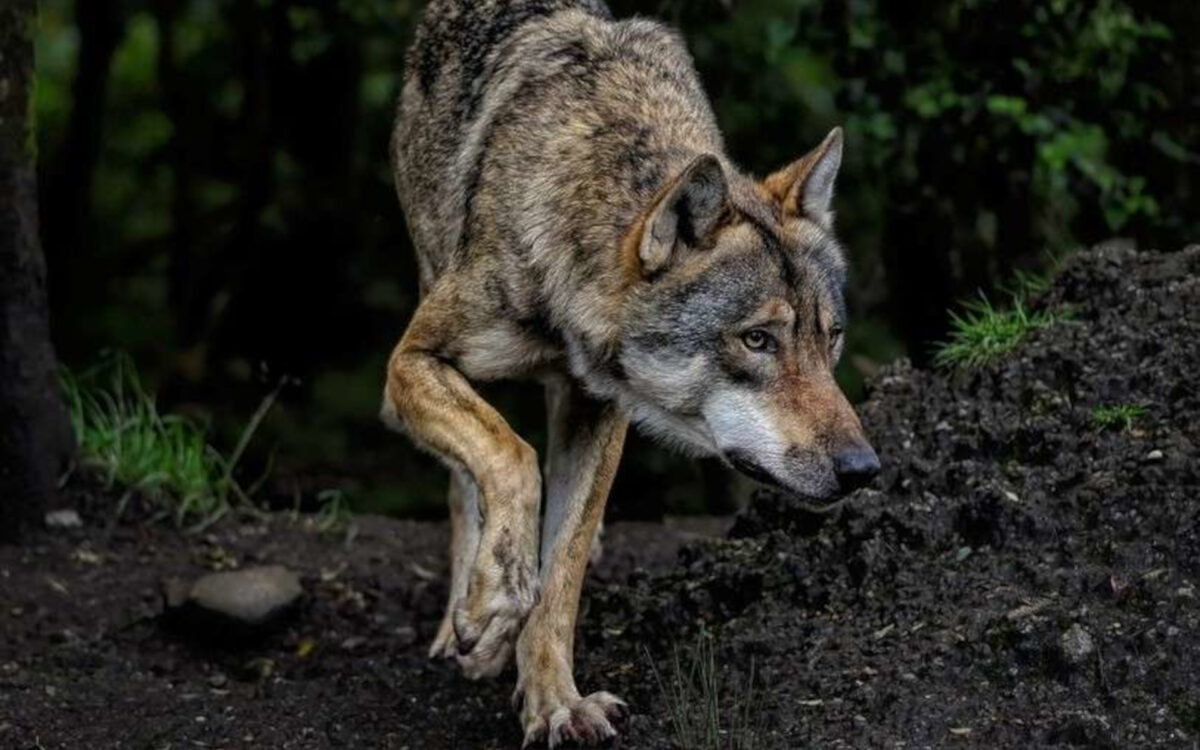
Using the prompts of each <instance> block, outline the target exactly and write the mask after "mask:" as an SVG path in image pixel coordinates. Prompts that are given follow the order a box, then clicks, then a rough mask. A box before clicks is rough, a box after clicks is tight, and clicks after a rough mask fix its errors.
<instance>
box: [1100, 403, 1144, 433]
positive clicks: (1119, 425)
mask: <svg viewBox="0 0 1200 750" xmlns="http://www.w3.org/2000/svg"><path fill="white" fill-rule="evenodd" d="M1145 415H1146V407H1144V406H1139V405H1138V404H1111V405H1108V406H1097V407H1096V408H1095V409H1092V424H1094V425H1096V426H1097V427H1100V428H1102V429H1106V430H1132V429H1133V423H1134V422H1136V421H1137V420H1139V419H1141V418H1142V417H1144V416H1145Z"/></svg>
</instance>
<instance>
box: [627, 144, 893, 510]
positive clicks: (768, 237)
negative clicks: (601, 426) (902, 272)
mask: <svg viewBox="0 0 1200 750" xmlns="http://www.w3.org/2000/svg"><path fill="white" fill-rule="evenodd" d="M841 155H842V134H841V130H840V129H835V130H834V131H833V132H831V133H830V134H829V136H828V137H826V139H825V140H824V142H822V143H821V145H820V146H818V147H817V148H816V149H814V150H813V151H812V152H810V153H809V154H807V155H806V156H804V157H803V158H801V159H799V160H798V161H796V162H795V163H793V164H791V165H790V166H788V167H787V168H785V169H783V170H781V171H779V172H777V173H775V174H773V175H771V176H770V177H768V178H766V179H765V180H762V181H761V182H755V181H753V180H751V179H749V178H746V177H743V176H741V175H739V174H737V173H736V172H735V171H734V170H732V169H731V168H729V167H728V166H727V165H725V164H723V163H722V161H721V160H720V159H718V158H717V157H715V156H711V155H704V156H700V157H698V158H696V159H695V160H694V161H692V162H691V164H690V165H689V166H688V167H687V168H686V169H684V170H683V171H682V172H681V173H680V174H679V175H677V176H676V177H675V178H674V179H673V180H672V181H671V182H670V183H669V184H668V185H667V186H666V187H665V188H664V189H663V190H662V191H661V192H660V193H659V195H658V197H657V199H656V200H655V202H654V204H653V206H652V207H651V208H650V209H649V210H648V211H646V212H645V213H644V214H643V216H642V218H641V220H640V221H639V223H638V226H637V227H635V228H634V230H633V231H632V232H631V233H630V234H629V236H628V238H627V241H626V249H625V252H626V258H627V262H628V263H629V264H630V265H631V274H634V273H636V278H637V281H636V283H635V284H634V293H633V294H632V295H631V297H630V301H629V304H628V307H627V308H626V311H625V317H624V321H623V325H622V334H621V340H620V350H619V352H620V353H619V363H620V368H621V370H622V375H623V380H624V381H625V383H626V389H625V391H626V399H625V400H626V402H627V406H629V407H630V410H631V411H632V412H633V417H634V419H635V420H636V421H638V422H640V423H641V424H642V425H643V426H644V427H646V428H648V429H649V430H650V431H651V432H653V433H656V434H658V435H659V436H661V437H664V438H666V439H667V440H669V441H672V442H676V443H678V444H682V445H683V446H685V447H689V448H691V449H692V450H693V451H695V452H697V453H702V454H717V455H719V456H721V457H722V458H723V459H724V460H725V461H727V462H728V463H729V464H731V465H733V466H734V467H736V468H737V469H739V470H741V471H742V472H743V473H745V474H748V475H749V476H751V477H753V478H755V479H757V480H760V481H762V482H765V483H768V484H772V485H776V486H778V487H781V488H784V489H786V490H790V491H792V492H794V493H797V494H800V495H803V496H806V497H809V498H813V499H827V498H831V497H833V496H835V495H837V494H840V493H841V492H844V491H847V490H849V489H853V488H854V487H857V486H859V485H861V484H863V483H864V482H865V481H867V480H869V479H870V478H871V477H872V476H873V475H874V474H875V473H876V472H877V471H878V469H879V460H878V458H877V457H876V455H875V452H874V451H873V450H872V449H871V446H870V445H869V444H868V443H867V440H866V438H865V437H864V436H863V431H862V426H861V425H860V424H859V421H858V417H857V416H855V414H854V410H853V409H852V408H851V407H850V404H849V403H848V402H847V401H846V397H845V396H844V395H843V394H842V392H841V390H840V389H839V388H838V386H837V384H836V383H835V382H834V379H833V372H832V371H833V366H834V365H835V364H836V363H837V361H838V358H839V356H840V355H841V351H842V345H843V339H844V331H845V327H846V309H845V304H844V302H843V297H842V286H843V283H844V280H845V262H844V260H843V258H842V252H841V249H840V247H839V246H838V242H837V240H836V239H835V238H834V235H833V227H832V223H833V214H832V211H831V210H830V202H831V200H832V197H833V185H834V179H835V177H836V175H837V171H838V167H839V166H840V163H841ZM633 267H635V268H636V270H634V268H633Z"/></svg>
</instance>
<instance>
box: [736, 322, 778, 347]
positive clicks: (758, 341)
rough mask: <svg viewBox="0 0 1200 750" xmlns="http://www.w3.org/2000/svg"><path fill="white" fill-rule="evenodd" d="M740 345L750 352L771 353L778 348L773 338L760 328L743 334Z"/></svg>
mask: <svg viewBox="0 0 1200 750" xmlns="http://www.w3.org/2000/svg"><path fill="white" fill-rule="evenodd" d="M742 343H743V344H745V345H746V348H747V349H749V350H750V351H752V352H773V351H775V350H776V349H778V348H779V345H778V344H777V343H776V342H775V337H774V336H772V335H771V334H769V333H767V332H766V331H764V330H762V329H761V328H751V329H750V330H749V331H746V332H745V333H743V334H742Z"/></svg>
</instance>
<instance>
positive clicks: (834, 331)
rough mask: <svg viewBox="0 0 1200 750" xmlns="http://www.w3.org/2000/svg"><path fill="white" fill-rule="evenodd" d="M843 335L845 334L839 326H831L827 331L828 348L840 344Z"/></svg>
mask: <svg viewBox="0 0 1200 750" xmlns="http://www.w3.org/2000/svg"><path fill="white" fill-rule="evenodd" d="M844 333H845V331H844V330H843V329H842V327H841V326H833V327H832V328H830V329H829V348H831V349H832V348H834V347H836V346H837V345H838V342H840V341H841V340H842V335H843V334H844Z"/></svg>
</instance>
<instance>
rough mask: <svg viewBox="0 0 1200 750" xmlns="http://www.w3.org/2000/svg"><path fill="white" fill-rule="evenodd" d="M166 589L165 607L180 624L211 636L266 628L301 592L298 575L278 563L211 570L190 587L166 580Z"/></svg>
mask: <svg viewBox="0 0 1200 750" xmlns="http://www.w3.org/2000/svg"><path fill="white" fill-rule="evenodd" d="M165 589H166V590H165V593H166V599H167V607H168V610H170V611H171V613H172V614H173V616H174V619H175V621H176V622H177V623H178V624H181V625H183V626H184V627H185V628H186V629H189V630H194V631H197V632H198V633H200V634H201V635H210V636H214V637H221V636H223V635H229V636H245V635H252V634H254V633H255V632H258V631H261V630H264V629H266V628H269V627H270V626H272V625H274V624H276V623H277V622H278V621H279V620H280V619H281V618H282V617H283V616H284V615H286V614H287V613H288V612H289V611H291V610H292V608H293V606H294V605H295V604H296V603H297V602H298V601H299V600H300V597H301V596H302V595H303V594H304V589H303V587H302V586H301V585H300V579H299V577H297V575H296V574H295V573H293V572H292V571H290V570H288V569H287V568H284V567H282V566H280V565H268V566H263V567H253V568H242V569H241V570H231V571H224V572H220V573H209V574H208V575H206V576H203V577H201V578H200V579H199V580H197V581H196V582H195V583H193V584H192V585H191V586H190V587H187V585H186V584H182V583H181V582H180V581H178V580H170V581H167V582H166V585H165ZM185 592H186V594H185ZM205 631H208V632H205Z"/></svg>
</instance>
